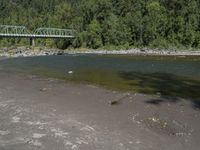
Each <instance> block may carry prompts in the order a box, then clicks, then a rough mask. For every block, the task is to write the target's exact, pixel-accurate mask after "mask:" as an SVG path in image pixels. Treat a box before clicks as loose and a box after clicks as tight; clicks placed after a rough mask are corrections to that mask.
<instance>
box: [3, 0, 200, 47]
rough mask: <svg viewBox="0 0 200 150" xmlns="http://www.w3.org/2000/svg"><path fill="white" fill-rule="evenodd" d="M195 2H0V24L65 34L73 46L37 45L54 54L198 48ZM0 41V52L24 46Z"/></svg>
mask: <svg viewBox="0 0 200 150" xmlns="http://www.w3.org/2000/svg"><path fill="white" fill-rule="evenodd" d="M199 8H200V1H199V0H0V24H1V25H23V26H26V27H27V28H28V29H29V30H30V31H33V30H34V29H36V28H38V27H55V28H70V29H73V30H75V32H76V38H75V39H73V40H70V41H69V40H49V39H48V40H38V43H40V44H41V45H44V46H49V47H58V48H63V49H65V48H67V47H72V48H81V47H84V48H91V49H98V48H114V47H121V48H125V49H127V48H130V47H153V48H171V47H172V48H182V47H185V48H196V49H198V48H200V9H199ZM27 43H28V42H27V40H26V39H3V38H1V39H0V46H1V47H2V46H6V45H23V44H27Z"/></svg>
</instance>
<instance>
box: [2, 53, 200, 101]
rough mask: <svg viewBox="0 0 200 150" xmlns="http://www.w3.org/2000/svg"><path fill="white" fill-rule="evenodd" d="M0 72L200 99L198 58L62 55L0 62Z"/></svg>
mask: <svg viewBox="0 0 200 150" xmlns="http://www.w3.org/2000/svg"><path fill="white" fill-rule="evenodd" d="M0 71H7V72H10V73H24V74H33V75H39V76H41V77H50V78H58V79H61V80H64V81H66V82H73V83H81V84H85V83H86V84H94V85H98V86H103V87H105V88H108V89H112V90H121V91H134V92H140V93H146V94H158V95H161V96H172V97H179V98H190V99H200V92H199V91H200V57H199V56H131V55H84V54H75V55H65V56H41V57H19V58H10V59H4V60H1V61H0Z"/></svg>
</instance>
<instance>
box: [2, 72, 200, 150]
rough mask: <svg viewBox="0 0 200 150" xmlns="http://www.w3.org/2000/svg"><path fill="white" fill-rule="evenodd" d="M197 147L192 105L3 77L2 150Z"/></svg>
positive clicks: (199, 134) (199, 131) (199, 122)
mask: <svg viewBox="0 0 200 150" xmlns="http://www.w3.org/2000/svg"><path fill="white" fill-rule="evenodd" d="M172 101H173V100H172ZM161 102H162V103H161ZM199 147H200V111H199V109H197V108H194V107H193V106H192V103H191V102H190V101H187V100H181V101H180V100H177V101H176V102H170V100H169V99H165V98H159V97H158V96H148V95H143V94H137V93H120V92H115V91H109V90H105V89H102V88H98V87H95V86H90V85H74V84H65V83H62V82H61V81H57V80H52V79H40V78H38V77H35V76H27V75H13V74H9V73H3V72H0V149H1V150H32V149H35V150H36V149H38V150H39V149H40V150H50V149H59V150H70V149H72V150H161V149H162V150H198V149H199Z"/></svg>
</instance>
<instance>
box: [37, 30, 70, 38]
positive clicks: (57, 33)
mask: <svg viewBox="0 0 200 150" xmlns="http://www.w3.org/2000/svg"><path fill="white" fill-rule="evenodd" d="M34 34H35V35H47V36H48V35H49V36H73V35H74V31H73V30H71V29H58V28H38V29H36V30H35V32H34Z"/></svg>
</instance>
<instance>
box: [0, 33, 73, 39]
mask: <svg viewBox="0 0 200 150" xmlns="http://www.w3.org/2000/svg"><path fill="white" fill-rule="evenodd" d="M0 37H8V38H74V36H73V35H39V34H2V33H0Z"/></svg>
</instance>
